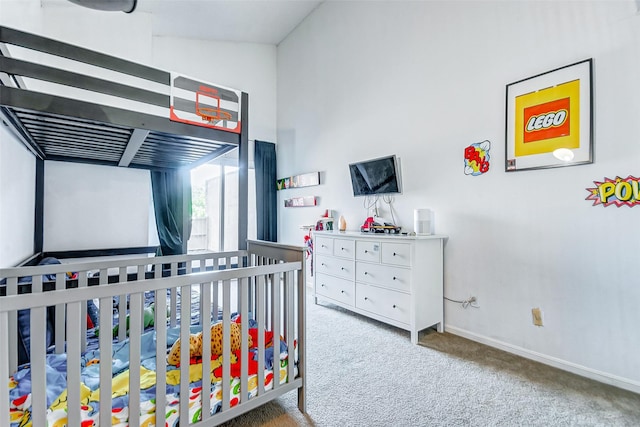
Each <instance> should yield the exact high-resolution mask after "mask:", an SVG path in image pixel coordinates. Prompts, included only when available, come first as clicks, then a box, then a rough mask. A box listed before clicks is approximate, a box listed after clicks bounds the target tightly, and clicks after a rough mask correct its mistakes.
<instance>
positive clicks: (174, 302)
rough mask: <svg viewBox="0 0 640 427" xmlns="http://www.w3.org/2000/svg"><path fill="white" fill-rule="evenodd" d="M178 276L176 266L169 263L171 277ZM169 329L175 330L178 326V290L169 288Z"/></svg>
mask: <svg viewBox="0 0 640 427" xmlns="http://www.w3.org/2000/svg"><path fill="white" fill-rule="evenodd" d="M177 275H178V264H177V263H175V262H172V263H171V277H175V276H177ZM170 324H171V327H172V328H175V327H176V325H177V324H178V290H177V289H176V288H171V323H170Z"/></svg>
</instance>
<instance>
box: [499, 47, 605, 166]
mask: <svg viewBox="0 0 640 427" xmlns="http://www.w3.org/2000/svg"><path fill="white" fill-rule="evenodd" d="M505 144H506V147H505V171H507V172H514V171H521V170H530V169H545V168H556V167H564V166H575V165H581V164H588V163H593V59H586V60H583V61H580V62H576V63H574V64H570V65H566V66H564V67H560V68H556V69H554V70H551V71H547V72H545V73H542V74H538V75H535V76H533V77H529V78H526V79H523V80H519V81H517V82H514V83H510V84H508V85H507V87H506V125H505Z"/></svg>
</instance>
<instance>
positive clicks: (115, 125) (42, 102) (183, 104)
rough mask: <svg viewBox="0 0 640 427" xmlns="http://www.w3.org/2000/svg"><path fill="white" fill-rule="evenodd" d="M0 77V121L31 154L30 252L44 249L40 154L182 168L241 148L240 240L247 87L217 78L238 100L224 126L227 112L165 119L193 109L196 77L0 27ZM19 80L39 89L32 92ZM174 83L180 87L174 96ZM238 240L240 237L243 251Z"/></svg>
mask: <svg viewBox="0 0 640 427" xmlns="http://www.w3.org/2000/svg"><path fill="white" fill-rule="evenodd" d="M16 52H17V53H18V54H20V56H21V57H20V58H18V55H17V54H16ZM33 58H35V59H36V60H35V61H33ZM42 62H49V63H52V64H53V65H43V64H42ZM65 68H66V69H65ZM76 68H77V69H81V70H83V71H84V72H77V71H75V69H76ZM96 75H98V76H96ZM100 75H104V76H107V77H106V78H103V77H101V76H100ZM0 82H1V83H2V85H0V114H1V116H2V121H3V123H4V124H5V125H7V126H8V127H9V128H10V129H11V131H12V132H13V133H14V134H15V135H16V137H18V138H19V139H20V140H21V141H22V142H23V144H24V145H25V146H26V147H27V148H28V149H29V150H30V151H31V152H32V153H33V155H34V156H35V157H36V218H35V228H36V229H35V242H34V249H35V250H34V252H36V253H37V252H41V251H42V236H43V230H42V224H43V221H42V216H43V212H42V209H43V194H44V191H43V189H44V185H45V182H44V163H43V162H44V161H45V160H57V161H67V162H81V163H90V164H97V165H107V166H119V167H129V168H141V169H148V170H188V169H191V168H193V167H196V166H198V165H201V164H204V163H207V162H209V161H211V160H213V159H215V158H217V157H219V156H221V155H223V154H225V153H227V152H229V151H231V150H233V149H235V148H238V150H239V152H238V156H239V195H238V197H239V221H238V224H239V226H238V227H239V228H238V242H246V240H247V207H248V145H249V142H248V123H249V121H248V108H249V105H248V100H249V96H248V94H247V93H244V92H242V93H240V92H238V91H234V90H229V89H227V88H224V87H220V86H215V88H216V89H215V90H217V92H218V93H217V96H218V98H220V101H221V102H223V103H224V102H227V103H230V104H231V105H236V106H237V107H238V108H237V111H233V110H226V109H225V108H219V109H218V110H219V112H220V114H221V115H223V116H222V117H221V118H223V119H229V120H228V121H231V122H233V123H234V124H235V126H234V127H224V126H222V125H223V124H224V120H219V121H218V122H215V123H207V122H206V121H205V120H203V121H202V122H201V123H199V124H198V123H195V124H194V123H193V122H190V123H185V122H184V121H176V120H172V119H170V117H171V116H172V115H173V114H172V113H173V108H172V107H173V106H175V107H176V108H181V109H184V110H186V109H191V110H195V109H196V108H197V105H196V104H195V103H194V101H193V99H184V98H181V97H180V94H181V93H183V91H181V90H179V89H188V88H189V87H193V86H196V85H198V84H200V82H197V81H195V80H193V79H189V78H187V77H185V76H177V77H176V76H173V75H172V73H170V72H168V71H164V70H159V69H156V68H152V67H149V66H146V65H141V64H137V63H134V62H131V61H127V60H124V59H121V58H117V57H114V56H110V55H106V54H102V53H98V52H95V51H92V50H89V49H85V48H82V47H78V46H74V45H70V44H68V43H63V42H60V41H56V40H52V39H49V38H46V37H42V36H38V35H34V34H30V33H26V32H23V31H19V30H16V29H12V28H7V27H2V26H0ZM25 82H27V83H29V85H28V86H29V87H37V88H38V90H30V89H29V88H28V87H27V84H26V83H25ZM172 85H173V88H178V90H176V93H177V94H178V95H176V96H173V92H172ZM70 93H72V94H73V95H74V96H73V97H70V96H69V94H70ZM75 95H78V96H79V97H81V98H82V99H78V97H77V96H75ZM96 100H103V101H105V102H102V103H97V102H96ZM122 105H126V106H127V107H130V108H125V107H123V106H122ZM131 107H133V108H131ZM185 209H186V207H185ZM184 226H185V227H186V226H187V225H186V224H185V225H184ZM245 248H246V244H245V243H240V249H245Z"/></svg>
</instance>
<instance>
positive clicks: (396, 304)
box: [356, 283, 411, 324]
mask: <svg viewBox="0 0 640 427" xmlns="http://www.w3.org/2000/svg"><path fill="white" fill-rule="evenodd" d="M356 307H357V308H359V309H361V310H366V311H368V312H371V313H374V314H377V315H379V316H383V317H387V318H389V319H393V320H395V321H398V322H402V323H407V324H408V323H409V319H410V314H411V296H410V295H409V294H405V293H402V292H397V291H392V290H389V289H384V288H379V287H377V286H371V285H366V284H364V283H356Z"/></svg>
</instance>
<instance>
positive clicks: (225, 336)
mask: <svg viewBox="0 0 640 427" xmlns="http://www.w3.org/2000/svg"><path fill="white" fill-rule="evenodd" d="M227 265H228V261H227ZM230 319H231V281H229V280H224V281H223V282H222V353H223V354H222V411H223V412H224V411H227V410H228V409H229V399H230V398H231V394H230V392H231V390H230V389H231V358H230V357H229V352H230V341H231V340H230V339H229V335H230V333H229V331H230V329H231V327H230V326H229V322H230Z"/></svg>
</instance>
